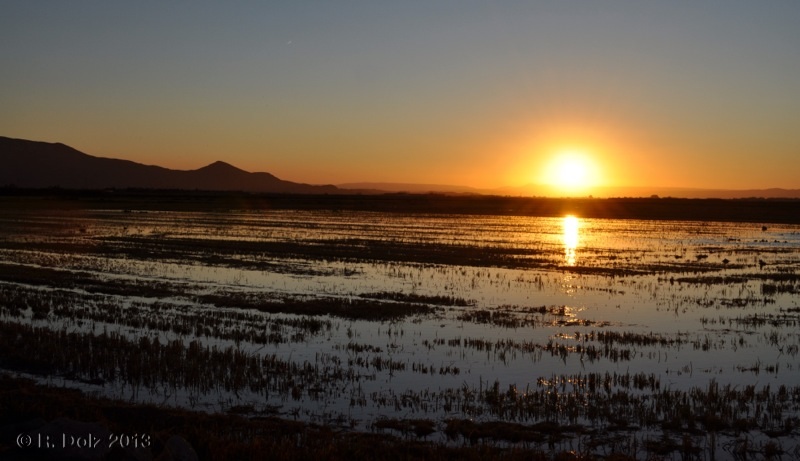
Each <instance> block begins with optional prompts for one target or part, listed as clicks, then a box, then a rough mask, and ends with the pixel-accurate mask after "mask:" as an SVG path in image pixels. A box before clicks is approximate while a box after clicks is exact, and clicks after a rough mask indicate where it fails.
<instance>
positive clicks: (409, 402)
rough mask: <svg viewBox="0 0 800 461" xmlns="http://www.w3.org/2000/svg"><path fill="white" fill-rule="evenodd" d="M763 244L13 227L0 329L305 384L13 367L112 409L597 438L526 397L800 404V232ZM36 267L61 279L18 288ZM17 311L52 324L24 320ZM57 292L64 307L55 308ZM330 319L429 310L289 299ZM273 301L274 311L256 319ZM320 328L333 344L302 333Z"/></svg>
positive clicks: (614, 223)
mask: <svg viewBox="0 0 800 461" xmlns="http://www.w3.org/2000/svg"><path fill="white" fill-rule="evenodd" d="M764 226H766V227H767V229H766V230H762V225H761V224H758V225H755V224H741V223H717V222H678V221H636V220H611V219H582V218H580V217H562V218H535V217H508V216H465V215H459V216H456V215H452V216H445V215H396V214H387V213H366V212H329V211H324V212H320V211H313V212H308V211H265V212H249V211H248V212H231V213H175V212H133V213H122V212H118V211H113V210H109V211H80V212H77V211H76V212H64V213H63V214H61V215H59V216H41V215H37V214H33V213H30V214H27V213H18V214H15V215H13V216H9V215H7V216H2V217H0V229H2V230H0V258H1V259H0V262H2V264H3V265H4V267H5V272H4V273H5V274H6V275H5V276H4V277H2V279H0V280H2V281H0V289H2V290H4V292H5V293H6V295H5V298H4V299H6V300H7V301H6V304H5V305H3V306H2V311H0V319H1V320H2V321H3V322H4V323H5V324H8V325H32V326H36V327H44V328H46V329H48V330H52V331H55V332H59V331H62V332H69V333H74V334H77V335H81V334H83V335H86V334H90V333H91V334H93V335H100V334H103V332H109V331H111V332H118V333H119V334H120V335H121V337H122V338H124V339H125V340H126V341H129V342H131V343H132V344H133V343H135V342H137V341H140V340H141V338H144V337H146V338H149V339H154V338H159V340H160V341H161V342H162V343H166V342H168V341H178V342H179V343H181V344H184V345H185V346H187V347H188V345H190V343H191V342H192V341H195V340H196V341H197V342H198V344H201V345H203V346H208V347H217V348H219V349H220V350H221V349H224V348H228V347H230V348H233V349H236V350H239V351H241V352H243V353H244V354H245V355H246V356H249V357H255V358H259V359H262V358H265V357H274V358H275V360H279V361H281V363H284V364H294V365H296V366H298V367H301V368H302V367H305V368H306V372H304V374H303V377H302V378H297V379H295V378H293V377H292V376H291V374H292V372H291V371H286V370H288V369H287V368H286V367H284V368H280V367H278V368H270V369H269V370H267V369H262V370H261V371H259V373H267V374H276V373H278V371H276V370H284V372H283V373H284V374H285V375H286V376H283V377H280V378H278V377H275V376H272V377H271V378H270V379H271V381H270V379H266V380H261V381H258V382H259V383H260V384H259V385H254V384H252V383H251V384H249V385H242V387H240V388H237V387H236V386H235V385H234V386H233V387H231V386H228V387H227V388H226V386H221V385H216V386H211V387H210V388H207V387H206V388H203V387H201V386H195V385H193V384H192V383H191V382H189V381H188V380H185V381H184V384H169V383H167V382H166V381H163V382H162V381H158V379H156V378H153V381H150V382H149V384H147V385H145V384H142V382H138V383H134V382H132V381H130V380H129V382H126V381H125V380H124V379H123V378H121V377H110V376H106V375H104V374H103V373H100V372H91V371H87V370H84V369H82V368H80V366H78V365H75V364H64V365H63V367H58V366H55V365H53V364H50V365H49V366H50V369H51V372H46V371H44V372H43V371H42V369H47V367H44V368H43V367H39V368H36V367H33V368H36V369H33V368H32V369H24V368H25V367H17V368H16V370H15V371H18V372H21V373H28V374H30V373H31V372H33V374H34V375H36V376H38V377H39V378H40V379H45V380H55V381H57V382H59V383H63V384H67V385H74V386H78V387H82V388H85V389H87V390H90V391H92V392H97V393H100V394H105V395H110V396H113V397H118V398H126V399H127V398H134V399H136V400H141V401H154V402H158V403H166V404H174V405H180V406H186V407H192V408H200V409H206V410H209V411H226V410H227V409H229V408H232V407H236V408H249V409H250V410H248V411H252V412H258V411H273V412H277V413H279V414H282V415H284V416H294V417H297V418H301V419H306V420H313V421H326V422H331V421H336V422H338V423H339V424H343V425H350V426H356V427H364V428H369V427H370V425H371V424H372V423H373V422H374V421H376V420H379V419H382V418H387V417H397V418H430V419H433V420H443V419H446V418H474V419H476V420H496V419H502V420H510V421H517V422H526V423H531V422H536V421H541V420H556V421H561V422H565V423H566V422H574V421H577V422H581V423H586V424H588V423H590V422H592V423H593V424H595V423H594V422H593V421H594V420H592V418H593V417H592V416H591V415H590V414H588V413H581V411H580V410H579V409H578V410H575V409H573V410H574V411H573V413H570V411H572V410H570V409H569V408H568V406H569V404H568V403H563V402H562V403H559V405H560V406H556V407H553V408H554V410H552V411H550V413H547V411H549V410H544V409H543V410H541V411H539V410H536V411H533V410H530V408H529V409H528V410H526V411H523V410H522V408H523V407H524V406H525V402H526V401H525V398H526V397H525V396H526V395H527V396H533V395H534V393H535V392H536V391H541V390H545V391H548V392H550V391H554V390H557V389H561V392H562V393H565V394H568V393H570V392H572V393H573V394H574V395H578V394H581V395H587V396H591V395H594V394H593V392H595V391H592V392H590V391H589V390H587V388H584V387H581V386H582V385H581V384H579V383H581V382H582V381H581V379H586V377H590V376H594V377H601V378H602V377H604V376H614V375H617V376H620V377H623V376H627V377H628V379H629V380H630V379H634V378H636V379H638V380H639V381H640V384H641V380H643V379H644V380H647V379H649V380H650V383H651V385H650V386H649V387H646V386H644V385H638V386H636V385H631V384H630V383H628V384H627V385H626V384H625V381H624V379H622V378H621V379H620V380H619V381H612V382H614V383H615V384H613V385H609V388H608V391H607V392H611V391H612V390H613V389H616V390H620V391H624V392H627V393H629V394H631V395H634V396H645V395H648V394H654V393H655V392H657V391H681V392H686V393H690V392H692V391H693V389H707V388H710V387H709V386H713V385H718V386H723V387H724V386H730V387H731V388H732V389H744V388H746V387H747V386H754V387H755V388H757V389H764V388H768V389H772V390H776V389H779V388H780V387H781V386H784V387H787V388H789V389H790V390H792V389H796V386H798V384H800V360H798V349H800V337H799V336H798V333H797V332H798V328H797V326H798V322H800V307H798V299H800V297H799V296H798V294H797V293H798V292H800V274H798V273H797V271H798V268H800V226H792V225H773V224H770V223H765V224H764ZM27 270H49V271H55V272H47V274H50V277H51V278H50V279H48V278H42V277H41V276H39V275H35V274H41V272H37V273H35V274H34V275H32V276H30V277H27V278H25V277H22V276H19V275H18V274H25V273H26V271H27ZM53 274H55V275H53ZM56 275H57V276H56ZM51 280H52V281H51ZM115 287H117V288H115ZM120 287H121V288H120ZM156 288H158V289H156ZM12 292H13V293H16V294H14V296H23V297H24V298H25V299H28V300H32V299H39V298H41V299H45V302H44V303H45V304H46V306H45V307H39V308H38V309H34V308H33V307H31V306H30V304H31V303H33V301H26V302H27V303H28V304H25V303H26V302H23V303H22V305H19V304H18V305H19V308H17V309H12V308H11V307H10V303H11V302H10V301H8V299H12V298H13V296H12V295H11V294H9V293H12ZM19 293H22V295H19ZM63 293H69V294H70V295H69V296H66V297H64V296H62V295H59V296H62V297H60V298H57V297H54V296H56V294H63ZM209 296H216V297H217V298H212V297H209ZM445 297H446V298H445ZM15 299H16V298H15ZM214 299H217V300H219V299H228V300H230V302H229V303H227V304H226V305H219V301H218V302H214V301H213V300H214ZM239 299H243V300H251V301H247V302H242V304H241V305H238V304H237V300H239ZM252 300H256V301H252ZM316 300H326V302H333V303H338V304H339V305H341V306H344V308H345V309H346V308H347V306H348V305H351V304H353V303H356V304H357V303H359V302H369V303H371V304H370V306H372V307H371V308H374V309H379V310H380V309H384V308H386V307H387V306H391V305H393V304H396V303H398V302H400V303H403V302H407V303H411V304H419V305H424V307H426V308H427V309H428V311H427V312H426V313H420V314H414V315H407V316H406V315H396V316H389V317H386V318H383V319H381V318H378V319H370V320H366V319H359V318H355V317H352V316H348V315H344V316H342V315H340V314H336V313H334V314H332V315H324V313H323V315H319V314H320V313H319V312H314V314H313V315H302V312H305V311H298V312H301V315H297V314H295V313H293V311H292V308H291V306H293V305H294V304H291V303H292V302H308V303H311V304H313V303H314V302H316ZM259 303H261V304H259ZM264 303H266V304H268V305H269V306H270V308H269V309H263V310H267V312H262V311H259V310H257V309H254V307H258V306H260V305H262V304H264ZM276 306H277V307H276ZM281 306H285V307H281ZM111 311H113V312H114V314H113V315H103V313H104V312H105V313H108V312H111ZM37 312H38V313H37ZM337 312H339V311H337ZM309 318H314V319H317V320H321V321H322V322H323V323H324V325H323V327H321V328H317V327H314V328H311V327H309V326H308V324H306V323H302V322H301V320H304V319H309ZM148 322H150V323H148ZM159 322H160V323H159ZM176 325H182V327H180V328H179V327H176ZM197 325H202V327H198V326H197ZM268 333H272V336H271V339H268V338H270V337H269V336H268ZM259 338H260V339H259ZM286 366H288V365H286ZM120 367H124V365H120ZM12 369H13V367H12ZM67 369H68V370H67ZM65 370H66V371H65ZM226 373H227V372H226ZM253 373H255V371H253ZM90 374H91V375H92V376H95V375H97V376H98V378H97V379H95V380H94V381H92V380H90V379H88V376H89V375H90ZM243 379H245V378H243ZM248 379H249V378H248ZM592 379H594V378H592ZM253 382H255V381H253ZM92 383H95V384H92ZM96 383H102V384H101V385H100V384H96ZM653 383H657V385H655V384H653ZM710 383H712V384H710ZM487 389H488V391H487ZM497 390H499V391H501V393H502V395H503V396H506V397H503V399H505V400H503V399H499V397H498V395H499V394H498V393H497V392H496V391H497ZM512 390H513V392H512ZM512 397H513V398H512ZM531 398H533V397H531ZM587 398H591V397H587ZM642 398H643V399H644V397H642ZM798 398H800V393H798ZM498 399H499V400H502V401H503V402H505V403H499V400H498ZM653 405H655V404H653ZM748 405H749V404H748ZM753 405H755V404H753ZM798 405H800V403H798V402H794V401H793V400H792V399H789V400H788V401H787V402H786V405H785V406H784V407H782V413H781V415H780V416H775V418H777V419H776V420H775V422H774V423H770V424H768V425H769V426H770V427H772V426H776V427H777V426H780V425H781V424H784V425H785V421H792V420H796V419H797V416H798ZM748 408H749V407H748ZM756 411H757V410H756V409H755V408H753V409H743V410H742V412H744V413H743V414H745V413H747V412H751V413H754V412H756ZM762 411H763V410H762ZM570 414H572V416H570ZM765 414H766V413H765ZM753 417H755V416H753ZM772 417H773V415H770V418H772ZM792 418H794V419H792ZM636 424H637V425H639V426H646V424H645V423H643V422H641V421H640V422H638V423H636ZM789 434H792V432H791V430H790V431H789Z"/></svg>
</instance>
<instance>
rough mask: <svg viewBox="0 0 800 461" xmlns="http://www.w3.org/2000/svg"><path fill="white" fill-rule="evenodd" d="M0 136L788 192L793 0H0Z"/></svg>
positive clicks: (134, 152)
mask: <svg viewBox="0 0 800 461" xmlns="http://www.w3.org/2000/svg"><path fill="white" fill-rule="evenodd" d="M3 11H4V12H3V15H2V16H0V43H1V45H0V59H2V62H3V63H4V65H3V66H2V70H0V88H2V91H0V135H4V136H11V137H20V138H27V139H36V140H45V141H59V142H64V143H67V144H69V145H72V146H73V147H76V148H77V149H79V150H82V151H84V152H87V153H90V154H94V155H101V156H111V157H120V158H128V159H131V160H136V161H141V162H144V163H152V164H160V165H164V166H168V167H172V168H181V169H191V168H197V167H200V166H203V165H205V164H207V163H210V162H212V161H214V160H218V159H221V160H225V161H228V162H229V163H232V164H234V165H237V166H240V167H242V168H244V169H247V170H250V171H269V172H271V173H273V174H276V175H278V176H279V177H282V178H286V179H290V180H295V181H303V182H311V183H342V182H351V181H395V182H426V183H450V184H463V185H474V186H478V187H497V186H506V185H520V184H524V183H528V182H540V181H543V180H546V178H543V177H542V174H543V173H542V172H543V171H546V165H547V163H548V162H549V161H551V159H552V158H553V157H554V156H557V155H558V152H559V150H560V149H562V150H563V149H581V150H582V151H585V152H587V155H588V156H590V157H591V158H592V159H593V161H594V163H595V164H596V165H598V169H599V170H600V171H601V172H600V173H598V180H597V182H598V183H605V184H615V185H641V184H648V185H653V184H658V185H664V186H683V187H726V188H752V187H773V186H775V187H792V188H800V179H798V178H800V166H799V165H800V162H798V161H797V159H800V135H798V134H797V129H796V126H797V123H798V121H799V120H800V27H798V26H797V24H800V2H796V1H764V2H751V1H706V2H689V1H669V2H667V1H664V2H646V1H591V2H589V1H585V2H577V1H560V2H522V1H507V2H469V1H460V2H450V1H440V2H439V1H435V2H430V1H404V2H375V1H370V2H367V1H363V2H362V1H343V2H304V1H292V2H225V3H222V2H147V1H145V2H108V1H102V2H101V1H75V2H55V1H51V2H31V1H11V2H5V3H4V7H3Z"/></svg>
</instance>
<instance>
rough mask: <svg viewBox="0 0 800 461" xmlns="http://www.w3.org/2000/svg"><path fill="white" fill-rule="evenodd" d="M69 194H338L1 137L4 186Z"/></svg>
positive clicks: (218, 166)
mask: <svg viewBox="0 0 800 461" xmlns="http://www.w3.org/2000/svg"><path fill="white" fill-rule="evenodd" d="M8 186H13V187H19V188H49V187H60V188H63V189H112V188H113V189H179V190H206V191H247V192H270V193H287V194H335V193H341V192H342V191H341V190H340V189H339V188H337V187H335V186H332V185H326V186H314V185H309V184H301V183H296V182H291V181H284V180H282V179H279V178H276V177H275V176H273V175H271V174H269V173H250V172H247V171H244V170H241V169H239V168H236V167H235V166H233V165H230V164H228V163H225V162H221V161H217V162H214V163H212V164H210V165H207V166H204V167H202V168H199V169H197V170H188V171H184V170H171V169H169V168H163V167H160V166H153V165H143V164H141V163H136V162H132V161H129V160H120V159H114V158H104V157H95V156H92V155H88V154H84V153H83V152H80V151H78V150H76V149H73V148H72V147H69V146H66V145H64V144H61V143H46V142H38V141H27V140H23V139H13V138H6V137H0V187H8Z"/></svg>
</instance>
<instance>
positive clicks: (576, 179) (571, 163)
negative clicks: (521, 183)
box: [542, 149, 598, 193]
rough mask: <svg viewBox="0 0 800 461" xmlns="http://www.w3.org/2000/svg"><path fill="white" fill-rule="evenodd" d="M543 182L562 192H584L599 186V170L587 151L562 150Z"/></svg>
mask: <svg viewBox="0 0 800 461" xmlns="http://www.w3.org/2000/svg"><path fill="white" fill-rule="evenodd" d="M542 182H544V183H545V184H547V185H549V186H552V187H554V188H556V189H558V190H560V191H561V192H569V193H577V192H583V191H585V190H588V189H589V188H591V187H593V186H596V185H597V184H598V169H597V166H596V165H595V163H594V161H593V160H592V158H591V156H590V155H589V154H588V153H587V152H586V151H583V150H576V149H567V150H561V151H558V153H557V154H556V155H555V156H554V157H553V159H552V160H551V161H550V163H549V164H548V165H547V167H546V168H545V171H544V175H543V177H542Z"/></svg>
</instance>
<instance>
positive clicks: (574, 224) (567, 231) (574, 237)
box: [562, 215, 580, 266]
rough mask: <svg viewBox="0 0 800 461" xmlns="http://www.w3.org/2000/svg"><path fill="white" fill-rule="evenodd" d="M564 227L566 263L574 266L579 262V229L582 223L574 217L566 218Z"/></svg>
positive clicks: (563, 223)
mask: <svg viewBox="0 0 800 461" xmlns="http://www.w3.org/2000/svg"><path fill="white" fill-rule="evenodd" d="M562 226H563V228H564V234H563V236H562V238H563V241H564V262H565V263H566V265H567V266H574V265H575V263H576V262H577V249H578V229H579V228H580V221H579V220H578V218H577V217H575V216H572V215H569V216H564V220H563V222H562Z"/></svg>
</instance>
